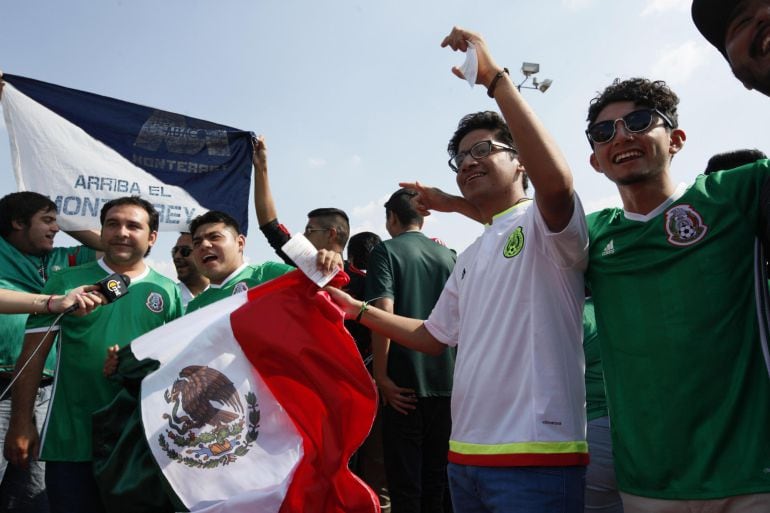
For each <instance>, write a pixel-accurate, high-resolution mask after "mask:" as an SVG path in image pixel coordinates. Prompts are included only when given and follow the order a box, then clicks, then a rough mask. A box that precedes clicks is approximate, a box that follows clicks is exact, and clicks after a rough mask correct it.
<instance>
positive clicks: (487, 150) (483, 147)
mask: <svg viewBox="0 0 770 513" xmlns="http://www.w3.org/2000/svg"><path fill="white" fill-rule="evenodd" d="M495 150H498V151H512V152H513V153H516V148H511V147H510V146H508V145H507V144H502V143H499V142H496V141H491V140H489V139H487V140H485V141H479V142H477V143H476V144H474V145H473V146H471V148H470V150H468V151H461V152H460V153H458V154H457V155H455V156H454V157H452V158H451V159H449V167H450V168H451V169H452V171H454V172H455V173H457V172H458V171H459V169H460V166H462V165H463V161H464V160H465V157H467V156H468V155H470V156H471V157H473V158H474V159H476V160H481V159H485V158H487V157H489V156H490V155H491V154H492V152H494V151H495Z"/></svg>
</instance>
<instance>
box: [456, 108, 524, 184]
mask: <svg viewBox="0 0 770 513" xmlns="http://www.w3.org/2000/svg"><path fill="white" fill-rule="evenodd" d="M474 130H491V131H492V132H493V133H494V135H495V139H497V140H498V142H501V143H503V144H507V145H508V146H510V147H511V148H514V150H515V151H516V153H518V146H516V141H514V140H513V136H512V135H511V130H510V129H509V128H508V125H507V124H506V123H505V120H504V119H503V118H502V116H500V114H498V113H497V112H495V111H491V110H485V111H481V112H474V113H473V114H468V115H466V116H463V118H462V119H461V120H460V122H459V123H458V124H457V130H455V133H454V134H452V138H451V139H450V140H449V144H448V145H447V152H448V153H449V157H451V158H454V156H455V155H457V153H458V150H459V148H460V141H462V140H463V137H465V136H466V135H468V134H469V133H471V132H473V131H474ZM512 155H513V154H512ZM511 159H513V157H511ZM522 185H523V187H524V190H525V191H526V190H527V187H528V185H529V180H528V179H527V175H524V177H523V181H522Z"/></svg>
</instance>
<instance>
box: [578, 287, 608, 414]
mask: <svg viewBox="0 0 770 513" xmlns="http://www.w3.org/2000/svg"><path fill="white" fill-rule="evenodd" d="M583 353H584V354H585V359H586V420H594V419H598V418H599V417H606V416H607V398H606V395H605V393H604V373H603V372H602V356H601V351H600V349H599V334H598V333H597V330H596V316H595V315H594V301H593V299H592V298H590V297H589V298H586V303H585V307H584V308H583Z"/></svg>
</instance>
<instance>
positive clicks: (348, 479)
mask: <svg viewBox="0 0 770 513" xmlns="http://www.w3.org/2000/svg"><path fill="white" fill-rule="evenodd" d="M342 279H344V277H343V278H342ZM120 359H121V361H120V367H119V371H118V376H119V378H120V379H123V380H124V385H125V387H124V391H123V392H121V394H120V395H118V397H117V398H116V399H115V401H114V402H113V403H112V404H111V405H110V406H109V407H108V408H106V409H104V410H101V411H99V412H97V413H96V414H95V415H94V437H95V440H94V452H95V454H94V456H95V458H94V459H95V461H94V467H95V470H96V474H97V480H98V481H99V484H100V489H101V491H102V497H103V499H104V501H105V503H106V506H107V508H108V510H109V511H121V512H128V511H148V510H149V511H164V510H167V511H173V510H175V509H176V510H179V509H186V510H189V511H206V512H241V511H243V512H246V511H248V512H255V511H258V512H264V513H272V512H276V513H278V512H281V513H289V512H297V513H299V512H303V513H313V512H318V513H321V512H324V513H336V512H340V513H341V512H362V513H363V512H375V511H377V510H378V509H379V506H378V502H377V499H376V496H375V495H374V493H373V492H372V491H371V490H370V489H369V488H368V487H367V486H366V485H365V484H364V483H363V482H362V481H361V480H360V479H358V478H357V477H356V476H354V475H353V474H352V473H351V472H350V470H349V469H348V460H349V459H350V456H351V455H352V454H353V452H354V451H355V450H356V449H357V448H358V447H359V446H360V445H361V443H362V442H363V440H364V438H365V437H366V436H367V434H368V432H369V429H370V428H371V425H372V422H373V420H374V415H375V408H376V391H375V389H374V385H373V383H372V381H371V379H370V377H369V374H368V373H367V371H366V369H365V367H364V365H363V362H362V361H361V357H360V356H359V354H358V351H357V349H356V345H355V342H354V341H353V339H352V338H351V337H350V335H349V334H348V333H347V331H346V330H345V328H344V326H343V315H342V313H341V312H340V311H339V309H338V308H337V307H336V306H335V305H334V304H333V303H332V302H331V301H330V300H329V298H328V296H327V295H326V293H325V292H323V291H320V290H319V289H318V287H317V286H316V285H315V284H313V283H311V282H310V280H308V279H307V278H306V277H305V276H304V275H303V274H302V273H301V272H300V271H294V272H291V273H289V274H286V275H284V276H281V277H279V278H277V279H275V280H272V281H270V282H267V283H265V284H263V285H261V286H259V287H255V288H253V289H251V290H249V291H248V292H244V293H240V294H237V295H234V296H232V297H230V298H228V299H226V300H222V301H219V302H217V303H214V304H212V305H210V306H208V307H206V308H202V309H200V310H198V311H196V312H193V313H191V314H190V315H187V316H185V317H183V318H181V319H178V320H176V321H174V322H172V323H170V324H167V325H165V326H163V327H161V328H158V329H156V330H154V331H152V332H150V333H147V334H146V335H144V336H142V337H140V338H138V339H136V340H134V341H133V342H132V343H131V344H130V346H127V347H126V348H124V350H123V351H122V352H121V354H120ZM151 369H157V370H154V371H153V372H151V373H149V374H147V371H148V370H151ZM140 376H144V377H143V379H141V378H140ZM139 379H141V385H139V386H137V385H138V383H139V381H138V380H139ZM138 405H140V406H139V407H137V406H138Z"/></svg>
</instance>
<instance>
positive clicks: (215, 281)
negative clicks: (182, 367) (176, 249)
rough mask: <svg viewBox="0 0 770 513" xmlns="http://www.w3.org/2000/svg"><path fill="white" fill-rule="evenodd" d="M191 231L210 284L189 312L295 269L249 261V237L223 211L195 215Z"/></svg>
mask: <svg viewBox="0 0 770 513" xmlns="http://www.w3.org/2000/svg"><path fill="white" fill-rule="evenodd" d="M190 233H192V245H193V258H194V259H195V265H196V267H197V268H198V269H199V270H200V272H201V273H202V274H203V275H204V276H206V277H207V278H208V279H209V288H208V289H206V290H205V291H203V292H201V293H200V294H199V295H197V296H195V297H194V298H193V299H192V300H191V301H190V302H189V303H188V304H187V312H188V313H189V312H194V311H195V310H197V309H199V308H203V307H204V306H207V305H210V304H212V303H214V302H216V301H219V300H220V299H224V298H226V297H228V296H232V295H233V294H237V293H239V292H244V291H246V290H248V289H250V288H251V287H255V286H257V285H259V284H260V283H263V282H266V281H268V280H272V279H273V278H276V277H278V276H280V275H282V274H285V273H287V272H289V271H293V270H294V268H293V267H291V266H289V265H286V264H279V263H277V262H265V263H264V264H262V265H248V264H246V263H245V262H244V261H243V248H244V247H245V246H246V237H245V236H244V235H243V234H242V233H241V230H240V227H239V226H238V222H237V221H236V220H235V219H233V218H232V217H231V216H229V215H228V214H226V213H224V212H219V211H216V210H211V211H209V212H206V213H205V214H203V215H200V216H198V217H196V218H195V219H193V220H192V223H190Z"/></svg>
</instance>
